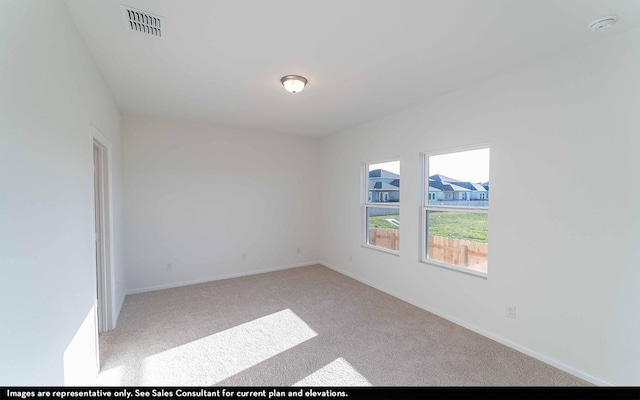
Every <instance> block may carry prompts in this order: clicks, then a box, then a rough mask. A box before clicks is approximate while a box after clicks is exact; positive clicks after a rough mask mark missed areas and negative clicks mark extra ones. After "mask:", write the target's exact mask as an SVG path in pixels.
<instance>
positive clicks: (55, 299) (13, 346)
mask: <svg viewBox="0 0 640 400" xmlns="http://www.w3.org/2000/svg"><path fill="white" fill-rule="evenodd" d="M91 123H93V124H94V125H95V126H96V127H97V128H98V129H99V130H100V131H101V132H102V133H103V134H104V135H105V136H106V137H107V138H108V139H109V140H110V141H111V144H112V146H113V149H114V150H113V153H114V154H113V161H114V164H115V165H114V167H115V168H114V171H113V173H114V176H113V184H114V187H113V194H114V214H115V215H114V224H115V226H114V230H115V237H116V238H118V237H121V236H122V235H121V231H122V224H121V220H122V207H121V203H122V202H121V196H120V185H121V181H120V168H119V162H120V140H119V135H120V116H119V112H118V110H117V108H116V106H115V103H114V102H113V100H112V98H111V96H110V94H109V92H108V90H107V88H106V86H105V83H104V81H103V79H102V77H101V75H100V74H99V73H98V71H97V69H96V67H95V65H94V63H93V61H92V59H91V57H90V55H89V53H88V51H87V49H86V48H85V46H84V43H83V42H82V40H81V38H80V36H79V34H78V32H77V30H76V27H75V25H74V23H73V22H72V20H71V18H70V16H69V13H68V11H67V9H66V7H65V5H64V3H63V2H61V1H28V0H15V1H12V0H3V1H1V2H0V274H1V283H2V290H0V321H2V323H1V324H0V355H1V356H0V385H36V384H37V385H62V384H63V383H64V375H65V368H64V361H63V359H64V353H65V351H66V349H67V348H69V345H70V343H71V342H72V340H73V338H74V337H85V338H86V337H91V336H90V333H91V332H80V331H81V330H82V329H81V327H82V326H84V327H85V328H84V329H85V330H86V329H92V326H91V324H88V325H87V324H86V323H85V324H84V325H83V321H85V320H86V318H87V316H88V315H90V314H91V313H92V308H93V305H94V299H95V286H96V284H95V282H96V281H95V255H94V253H93V244H92V242H93V240H92V238H93V236H92V232H93V222H92V221H93V214H92V213H93V211H92V172H91V168H92V166H91V164H92V149H91V129H90V124H91ZM122 247H123V246H122V241H121V240H117V242H116V251H115V266H116V276H117V283H118V285H119V287H118V288H117V289H118V299H117V301H116V303H117V304H118V306H120V305H121V304H122V301H123V299H124V291H123V285H124V275H123V258H122V255H123V252H122ZM87 326H88V328H86V327H87ZM77 343H85V344H84V345H81V346H83V347H86V348H83V349H80V348H79V347H77V346H76V345H74V346H72V347H73V351H72V352H69V353H67V355H68V356H67V359H68V360H67V364H68V363H73V364H75V365H76V367H77V368H85V369H90V368H95V363H94V365H88V364H91V359H92V358H91V357H86V356H83V357H81V358H80V359H74V356H73V354H80V353H82V350H84V351H85V352H88V353H89V354H90V353H91V352H94V353H95V350H94V348H93V347H92V346H91V344H86V343H87V342H86V341H78V342H77ZM67 367H69V365H67ZM67 370H68V371H69V368H67ZM69 378H70V377H69ZM74 381H75V380H74ZM76 382H77V381H76Z"/></svg>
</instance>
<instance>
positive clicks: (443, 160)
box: [369, 149, 489, 183]
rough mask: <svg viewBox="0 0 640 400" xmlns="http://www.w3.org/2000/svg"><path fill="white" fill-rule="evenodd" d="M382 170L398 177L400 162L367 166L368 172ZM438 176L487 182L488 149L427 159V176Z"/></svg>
mask: <svg viewBox="0 0 640 400" xmlns="http://www.w3.org/2000/svg"><path fill="white" fill-rule="evenodd" d="M379 168H380V169H384V170H387V171H389V172H393V173H395V174H398V175H400V161H390V162H385V163H378V164H369V171H371V170H374V169H379ZM435 174H440V175H444V176H448V177H449V178H453V179H457V180H459V181H469V182H474V183H484V182H488V181H489V149H479V150H469V151H461V152H458V153H448V154H441V155H436V156H430V157H429V176H431V175H435Z"/></svg>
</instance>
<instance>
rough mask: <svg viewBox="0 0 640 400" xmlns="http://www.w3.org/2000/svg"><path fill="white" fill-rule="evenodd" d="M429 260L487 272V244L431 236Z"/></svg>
mask: <svg viewBox="0 0 640 400" xmlns="http://www.w3.org/2000/svg"><path fill="white" fill-rule="evenodd" d="M427 248H428V249H429V258H430V259H431V260H436V261H442V262H445V263H448V264H453V265H458V266H460V267H467V268H469V269H474V270H476V271H482V272H487V254H488V249H489V246H488V244H487V243H480V242H472V241H470V240H460V239H453V238H448V237H442V236H429V243H428V246H427Z"/></svg>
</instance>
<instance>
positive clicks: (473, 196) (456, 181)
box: [425, 148, 489, 207]
mask: <svg viewBox="0 0 640 400" xmlns="http://www.w3.org/2000/svg"><path fill="white" fill-rule="evenodd" d="M428 163H429V164H428V169H429V185H428V188H429V190H428V193H425V197H426V200H427V203H428V204H429V205H443V206H462V207H489V149H488V148H487V149H479V150H470V151H461V152H457V153H448V154H440V155H437V156H429V159H428Z"/></svg>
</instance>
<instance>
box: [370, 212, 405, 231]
mask: <svg viewBox="0 0 640 400" xmlns="http://www.w3.org/2000/svg"><path fill="white" fill-rule="evenodd" d="M388 219H395V220H396V221H400V216H399V215H378V216H376V217H369V228H389V229H399V228H400V227H399V226H398V225H394V224H392V223H391V222H389V221H387V220H388Z"/></svg>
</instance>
